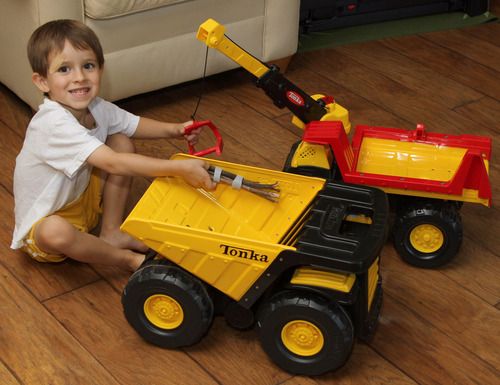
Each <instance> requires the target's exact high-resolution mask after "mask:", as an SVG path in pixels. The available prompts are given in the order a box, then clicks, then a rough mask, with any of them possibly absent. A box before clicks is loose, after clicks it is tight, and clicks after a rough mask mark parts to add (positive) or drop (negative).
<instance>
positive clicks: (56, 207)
mask: <svg viewBox="0 0 500 385" xmlns="http://www.w3.org/2000/svg"><path fill="white" fill-rule="evenodd" d="M28 58H29V61H30V64H31V67H32V69H33V75H32V80H33V83H34V84H35V85H36V86H37V87H38V88H39V89H40V90H41V91H42V92H43V93H44V94H45V96H46V97H45V100H44V102H43V104H42V105H40V108H39V111H38V112H37V113H36V114H35V115H34V117H33V119H32V120H31V122H30V124H29V126H28V129H27V131H26V138H25V141H24V144H23V148H22V150H21V152H20V153H19V155H18V157H17V159H16V167H15V171H14V198H15V218H16V226H15V229H14V235H13V240H12V245H11V247H12V248H14V249H19V248H21V249H22V250H24V251H25V252H27V253H28V254H30V255H31V256H32V257H33V258H34V259H36V260H37V261H40V262H58V261H62V260H64V259H65V258H66V257H69V258H72V259H75V260H77V261H81V262H88V263H100V264H106V265H116V266H119V267H121V268H124V269H127V270H130V271H134V270H135V269H137V268H138V267H139V266H140V264H141V263H142V261H143V260H144V255H143V254H141V252H145V251H146V249H147V247H146V246H145V245H144V244H142V243H141V242H139V241H137V240H135V239H133V238H132V237H130V236H129V235H127V234H125V233H122V232H121V231H120V229H119V226H120V225H121V223H122V220H123V216H124V210H125V204H126V200H127V196H128V193H129V188H130V182H131V176H136V175H137V176H151V177H156V176H178V177H182V178H184V179H185V180H186V182H187V183H189V184H190V185H191V186H193V187H196V188H198V187H202V188H205V189H207V190H213V189H214V188H215V183H214V182H213V181H212V180H211V178H210V175H209V174H208V172H207V170H206V169H207V167H208V165H207V164H206V162H204V161H203V160H200V159H190V160H164V159H156V158H151V157H146V156H142V155H139V154H135V153H134V152H135V151H134V145H133V143H132V141H131V139H130V138H131V137H133V138H182V137H184V138H185V139H186V140H187V141H188V142H190V143H195V142H196V140H197V135H198V132H193V133H192V134H190V135H186V134H185V133H184V127H185V126H187V125H188V124H190V122H185V123H166V122H158V121H155V120H152V119H147V118H143V117H138V116H135V115H133V114H131V113H128V112H126V111H124V110H122V109H120V108H119V107H117V106H115V105H114V104H112V103H110V102H107V101H105V100H103V99H101V98H99V97H98V96H97V95H98V93H99V86H100V82H101V75H102V71H103V64H104V57H103V51H102V48H101V45H100V43H99V40H98V38H97V36H96V35H95V33H94V32H93V31H92V30H91V29H90V28H88V27H87V26H85V25H84V24H82V23H80V22H77V21H74V20H56V21H52V22H48V23H46V24H44V25H42V26H41V27H39V28H38V29H37V30H36V31H35V32H34V33H33V35H32V36H31V38H30V41H29V43H28ZM99 214H102V221H101V230H100V235H99V237H97V236H94V235H91V234H89V233H88V232H89V231H90V230H92V229H93V228H94V227H95V226H96V225H97V222H98V219H99Z"/></svg>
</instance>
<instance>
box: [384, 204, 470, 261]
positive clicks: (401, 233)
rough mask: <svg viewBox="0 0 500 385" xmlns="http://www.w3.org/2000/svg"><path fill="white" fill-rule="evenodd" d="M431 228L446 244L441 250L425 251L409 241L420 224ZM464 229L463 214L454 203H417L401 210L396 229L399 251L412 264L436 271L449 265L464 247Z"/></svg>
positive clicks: (395, 240)
mask: <svg viewBox="0 0 500 385" xmlns="http://www.w3.org/2000/svg"><path fill="white" fill-rule="evenodd" d="M427 224H428V225H432V226H434V227H436V228H438V229H439V230H440V231H441V234H442V237H443V242H442V245H441V247H440V248H439V249H438V250H435V251H432V252H422V251H421V250H418V249H416V248H415V247H414V246H413V245H412V244H411V241H410V234H411V232H412V231H413V230H414V229H415V228H416V227H417V226H420V225H427ZM462 238H463V226H462V220H461V218H460V212H459V211H458V208H457V205H456V204H454V203H453V202H433V201H424V202H414V203H411V204H409V206H408V207H407V208H405V209H402V210H399V212H398V214H397V216H396V220H395V222H394V226H393V242H394V247H395V248H396V250H397V252H398V253H399V255H400V256H401V258H403V260H404V261H406V262H407V263H409V264H410V265H413V266H417V267H421V268H428V269H431V268H436V267H440V266H444V265H445V264H447V263H448V262H450V261H451V260H452V259H453V258H454V257H455V255H456V254H457V253H458V250H459V249H460V246H461V244H462Z"/></svg>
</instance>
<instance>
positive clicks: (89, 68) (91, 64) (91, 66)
mask: <svg viewBox="0 0 500 385" xmlns="http://www.w3.org/2000/svg"><path fill="white" fill-rule="evenodd" d="M83 68H85V69H86V70H93V69H94V68H96V65H95V64H94V63H86V64H84V65H83Z"/></svg>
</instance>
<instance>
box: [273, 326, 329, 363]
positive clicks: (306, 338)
mask: <svg viewBox="0 0 500 385" xmlns="http://www.w3.org/2000/svg"><path fill="white" fill-rule="evenodd" d="M281 340H282V341H283V344H284V345H285V347H286V348H287V349H288V350H290V351H291V352H292V353H295V354H297V355H299V356H313V355H315V354H317V353H319V352H320V351H321V349H322V348H323V345H324V344H325V341H324V339H323V333H321V330H319V328H318V327H317V326H316V325H314V324H312V323H311V322H308V321H303V320H295V321H290V322H288V323H287V324H286V325H285V326H284V327H283V329H282V330H281Z"/></svg>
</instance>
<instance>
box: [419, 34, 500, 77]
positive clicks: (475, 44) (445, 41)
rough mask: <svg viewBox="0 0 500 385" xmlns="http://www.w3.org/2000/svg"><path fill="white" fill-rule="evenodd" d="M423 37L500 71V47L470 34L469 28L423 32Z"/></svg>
mask: <svg viewBox="0 0 500 385" xmlns="http://www.w3.org/2000/svg"><path fill="white" fill-rule="evenodd" d="M497 32H498V30H497ZM422 37H423V38H424V39H427V40H430V41H432V42H433V43H435V44H439V45H440V46H441V47H446V48H447V49H451V50H453V51H455V52H458V53H460V55H463V56H465V57H466V58H469V59H470V60H473V61H474V62H476V63H478V64H480V65H483V66H485V67H489V68H491V69H492V70H494V71H498V63H500V47H499V46H498V45H495V44H492V43H490V42H488V41H485V40H482V39H477V38H476V37H475V36H474V35H472V34H469V33H468V30H467V29H459V30H444V31H437V32H432V33H426V34H422Z"/></svg>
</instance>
